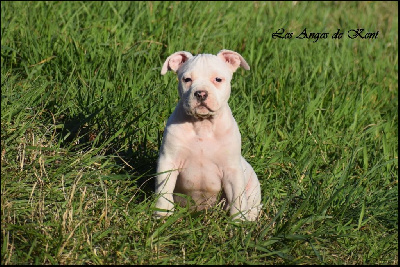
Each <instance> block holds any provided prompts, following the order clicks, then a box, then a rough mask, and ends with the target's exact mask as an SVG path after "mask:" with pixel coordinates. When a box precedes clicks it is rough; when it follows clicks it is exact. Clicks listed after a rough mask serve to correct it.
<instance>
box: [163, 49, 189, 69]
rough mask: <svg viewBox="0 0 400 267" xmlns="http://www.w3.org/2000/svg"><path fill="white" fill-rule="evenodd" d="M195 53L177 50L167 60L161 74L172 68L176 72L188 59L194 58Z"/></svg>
mask: <svg viewBox="0 0 400 267" xmlns="http://www.w3.org/2000/svg"><path fill="white" fill-rule="evenodd" d="M192 57H193V55H192V54H190V53H189V52H186V51H179V52H175V53H173V54H172V55H170V56H169V57H168V58H167V60H165V62H164V65H163V66H162V68H161V75H164V74H165V73H167V71H169V70H172V71H173V72H176V71H177V70H178V69H179V68H180V67H181V66H182V65H183V63H185V62H186V61H187V60H188V59H190V58H192Z"/></svg>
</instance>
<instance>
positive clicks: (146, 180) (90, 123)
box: [58, 106, 162, 200]
mask: <svg viewBox="0 0 400 267" xmlns="http://www.w3.org/2000/svg"><path fill="white" fill-rule="evenodd" d="M152 107H153V106H152ZM152 107H149V108H148V109H147V110H145V111H144V112H143V113H141V114H139V115H137V116H136V117H134V118H133V119H132V120H130V121H129V122H127V123H124V120H121V116H120V115H118V116H117V115H115V114H113V113H114V112H112V111H110V110H105V109H104V107H101V108H97V109H96V110H94V111H93V112H91V113H89V114H88V115H87V114H84V113H79V114H77V115H75V116H72V117H68V118H67V117H63V118H60V120H59V122H60V123H61V124H63V127H62V129H59V132H58V134H59V144H60V147H62V148H64V149H67V150H68V152H72V153H93V157H94V156H105V157H107V158H112V162H113V164H114V165H115V166H114V168H112V172H113V174H125V175H128V176H129V177H130V179H131V180H134V181H136V183H135V186H136V187H137V188H139V189H140V190H139V191H140V195H141V196H140V197H139V200H145V199H146V198H147V197H148V196H150V195H152V194H153V193H154V184H155V179H154V177H155V173H156V163H157V158H158V149H157V148H155V147H154V145H153V146H152V145H151V144H150V142H149V141H148V140H147V139H146V138H144V139H143V138H139V137H138V131H139V130H138V126H137V125H138V124H139V123H138V121H139V119H141V117H142V116H143V115H144V114H145V113H146V112H147V111H149V110H150V109H151V108H152ZM103 112H106V114H109V115H107V116H106V118H107V121H106V120H104V119H101V118H105V116H101V113H103ZM142 122H143V120H142ZM135 124H137V125H135ZM135 129H136V130H135ZM161 137H162V133H159V134H158V139H157V142H158V144H157V145H158V146H157V147H159V146H160V144H161Z"/></svg>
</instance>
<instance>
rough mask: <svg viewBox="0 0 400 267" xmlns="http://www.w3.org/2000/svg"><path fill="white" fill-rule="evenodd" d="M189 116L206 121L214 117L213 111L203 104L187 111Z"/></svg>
mask: <svg viewBox="0 0 400 267" xmlns="http://www.w3.org/2000/svg"><path fill="white" fill-rule="evenodd" d="M187 112H188V114H189V115H191V116H193V117H195V118H201V119H206V118H210V117H212V116H214V115H215V110H213V109H211V108H210V107H209V106H207V104H205V103H204V102H201V103H199V104H198V105H196V106H195V107H191V108H189V109H187Z"/></svg>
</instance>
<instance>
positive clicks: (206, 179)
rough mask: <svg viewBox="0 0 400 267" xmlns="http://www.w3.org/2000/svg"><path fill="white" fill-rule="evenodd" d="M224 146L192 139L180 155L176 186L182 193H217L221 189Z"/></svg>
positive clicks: (200, 139) (214, 142)
mask: <svg viewBox="0 0 400 267" xmlns="http://www.w3.org/2000/svg"><path fill="white" fill-rule="evenodd" d="M224 147H225V145H224V144H221V143H220V142H217V141H216V140H210V139H207V138H204V139H203V138H201V137H200V138H199V137H197V138H193V139H192V140H190V146H188V147H186V148H185V149H184V150H185V151H184V153H182V154H181V155H182V158H181V159H180V160H181V168H180V171H179V176H178V185H179V187H180V188H181V189H183V190H184V191H193V190H194V191H205V192H213V193H214V192H217V191H219V190H220V189H221V179H222V176H223V166H225V165H226V164H225V163H224V161H225V160H226V156H225V155H224V154H225V153H228V151H225V150H224Z"/></svg>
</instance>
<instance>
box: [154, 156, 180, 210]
mask: <svg viewBox="0 0 400 267" xmlns="http://www.w3.org/2000/svg"><path fill="white" fill-rule="evenodd" d="M157 173H158V175H157V179H156V187H155V192H156V194H157V196H158V199H157V202H156V208H157V209H163V210H165V211H160V210H158V211H155V212H154V215H155V216H156V217H162V216H168V215H171V214H172V212H173V210H174V197H173V193H174V189H175V185H176V180H177V178H178V170H175V166H174V164H172V163H170V162H169V161H168V160H167V159H166V157H165V156H160V158H159V160H158V165H157Z"/></svg>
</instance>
